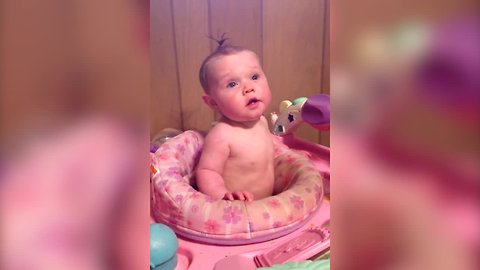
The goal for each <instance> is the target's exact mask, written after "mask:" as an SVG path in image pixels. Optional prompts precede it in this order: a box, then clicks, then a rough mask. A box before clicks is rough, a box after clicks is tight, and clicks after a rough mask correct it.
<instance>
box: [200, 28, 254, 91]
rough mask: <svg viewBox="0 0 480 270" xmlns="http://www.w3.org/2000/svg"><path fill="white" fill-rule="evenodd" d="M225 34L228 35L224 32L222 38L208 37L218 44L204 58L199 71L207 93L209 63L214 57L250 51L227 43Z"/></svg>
mask: <svg viewBox="0 0 480 270" xmlns="http://www.w3.org/2000/svg"><path fill="white" fill-rule="evenodd" d="M225 36H226V34H225V33H223V34H222V35H221V36H220V38H213V37H211V36H209V37H208V38H210V39H212V40H214V41H216V42H217V44H218V46H217V48H216V49H215V50H214V51H213V52H212V53H210V54H209V55H208V56H207V57H206V58H205V60H203V62H202V65H201V66H200V71H199V73H198V77H199V79H200V84H201V85H202V88H203V90H204V91H205V92H206V93H208V72H207V65H208V63H209V62H210V61H211V60H212V59H214V58H215V57H218V56H226V55H232V54H235V53H238V52H243V51H248V50H247V49H245V48H242V47H239V46H234V45H230V44H228V43H227V40H228V38H227V37H225Z"/></svg>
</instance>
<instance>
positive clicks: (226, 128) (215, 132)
mask: <svg viewBox="0 0 480 270" xmlns="http://www.w3.org/2000/svg"><path fill="white" fill-rule="evenodd" d="M233 134H234V131H233V129H232V127H231V126H230V125H228V124H225V123H222V122H220V123H217V124H215V126H213V128H212V129H210V131H209V132H208V133H207V136H206V138H205V143H214V144H218V143H222V144H223V143H226V144H228V143H229V142H230V141H231V138H232V136H233Z"/></svg>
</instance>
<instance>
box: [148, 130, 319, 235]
mask: <svg viewBox="0 0 480 270" xmlns="http://www.w3.org/2000/svg"><path fill="white" fill-rule="evenodd" d="M203 140H204V138H203V136H202V135H201V134H200V133H199V132H196V131H186V132H183V133H182V134H180V135H178V136H176V137H174V138H171V139H169V140H168V141H166V142H165V143H164V144H162V145H161V146H160V147H159V148H158V150H157V151H156V152H155V153H152V154H151V171H152V174H151V182H152V183H151V184H152V191H151V209H152V210H151V211H152V216H153V217H154V219H155V220H156V221H157V222H160V223H164V224H166V225H168V226H169V227H170V228H172V229H173V230H174V231H175V232H176V233H177V234H179V235H182V236H184V237H186V238H189V239H193V240H195V241H199V242H205V243H212V244H220V245H243V244H250V243H256V242H263V241H268V240H271V239H274V238H278V237H281V236H283V235H286V234H288V233H290V232H292V231H294V230H296V229H298V228H299V227H300V226H302V225H303V224H305V223H306V222H307V221H308V220H309V218H310V217H311V216H312V215H313V214H314V213H315V212H316V211H317V210H318V209H319V208H320V206H321V202H322V199H323V185H322V177H321V175H320V173H319V171H318V169H317V168H316V167H315V165H314V164H312V162H310V160H309V159H308V158H306V157H305V156H303V155H301V154H298V153H297V152H295V151H293V150H290V149H288V148H287V147H285V148H281V147H277V148H276V151H275V161H274V162H275V194H276V195H274V196H271V197H268V198H264V199H261V200H256V201H253V202H244V201H226V200H216V199H213V198H211V197H209V196H207V195H204V194H203V193H200V192H198V191H197V190H195V189H194V188H193V186H195V179H194V175H195V173H194V172H195V166H196V164H197V162H198V159H199V157H200V153H201V150H202V146H203Z"/></svg>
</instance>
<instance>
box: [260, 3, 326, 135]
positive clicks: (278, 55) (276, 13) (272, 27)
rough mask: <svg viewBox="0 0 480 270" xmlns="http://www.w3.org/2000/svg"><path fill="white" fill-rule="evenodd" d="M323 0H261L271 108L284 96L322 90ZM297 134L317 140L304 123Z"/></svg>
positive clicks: (274, 108) (289, 97)
mask: <svg viewBox="0 0 480 270" xmlns="http://www.w3.org/2000/svg"><path fill="white" fill-rule="evenodd" d="M323 34H324V1H318V0H298V1H295V2H294V3H293V2H292V1H289V0H264V1H263V57H264V58H263V62H264V69H265V72H266V74H267V76H268V77H269V84H270V88H271V90H272V96H273V98H272V105H271V108H270V110H275V111H276V110H277V107H278V104H279V103H280V101H281V100H283V99H295V98H297V97H301V96H307V97H308V96H310V95H312V94H315V93H318V92H321V87H322V82H321V78H322V50H323ZM297 135H298V136H299V137H302V138H305V139H308V140H311V141H315V142H318V141H319V139H320V138H319V133H318V132H316V131H315V130H313V129H312V128H310V127H308V126H307V125H303V126H302V127H301V128H300V129H299V130H298V132H297Z"/></svg>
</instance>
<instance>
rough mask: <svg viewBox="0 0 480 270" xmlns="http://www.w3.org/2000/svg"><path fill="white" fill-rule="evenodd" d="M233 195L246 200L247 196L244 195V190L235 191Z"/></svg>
mask: <svg viewBox="0 0 480 270" xmlns="http://www.w3.org/2000/svg"><path fill="white" fill-rule="evenodd" d="M233 195H234V196H235V198H236V199H237V200H240V201H245V196H244V195H243V192H242V191H235V192H233Z"/></svg>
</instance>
